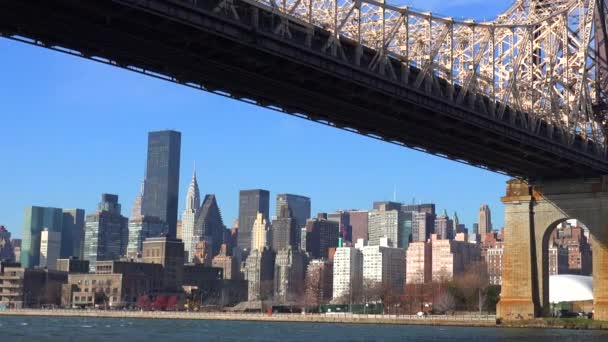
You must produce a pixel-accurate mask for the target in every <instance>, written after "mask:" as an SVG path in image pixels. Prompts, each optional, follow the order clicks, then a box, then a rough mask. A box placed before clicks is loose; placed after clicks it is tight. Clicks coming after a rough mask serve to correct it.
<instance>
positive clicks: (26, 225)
mask: <svg viewBox="0 0 608 342" xmlns="http://www.w3.org/2000/svg"><path fill="white" fill-rule="evenodd" d="M62 220H63V211H62V210H61V209H58V208H45V207H36V206H31V207H27V208H25V218H24V222H23V235H22V237H23V240H22V244H21V256H20V257H21V259H20V260H21V266H22V267H24V268H31V267H34V266H38V265H40V235H41V232H42V229H44V228H47V229H48V230H50V231H53V232H59V233H61V229H62V225H63V221H62Z"/></svg>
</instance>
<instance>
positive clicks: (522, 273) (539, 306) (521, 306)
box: [497, 177, 608, 321]
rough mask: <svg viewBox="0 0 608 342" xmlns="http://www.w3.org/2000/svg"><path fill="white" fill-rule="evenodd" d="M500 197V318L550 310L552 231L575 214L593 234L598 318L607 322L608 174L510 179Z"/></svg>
mask: <svg viewBox="0 0 608 342" xmlns="http://www.w3.org/2000/svg"><path fill="white" fill-rule="evenodd" d="M502 202H503V203H504V204H505V237H504V254H503V265H502V272H503V273H502V293H501V295H500V301H499V303H498V308H497V315H498V317H501V318H502V319H505V320H517V319H531V318H534V317H540V316H546V315H548V314H549V313H550V303H549V253H548V244H549V236H550V234H551V232H552V231H553V229H554V228H555V227H556V226H557V225H558V224H559V223H561V222H564V221H565V220H567V219H577V220H579V221H580V222H581V223H583V224H584V225H585V226H586V227H587V228H588V229H589V232H590V235H591V236H590V240H591V248H592V253H593V259H592V263H593V294H594V312H595V315H594V318H595V319H597V320H605V321H608V177H602V178H599V179H579V180H562V181H541V182H529V183H527V182H524V181H522V180H510V181H509V182H507V193H506V196H504V197H503V198H502Z"/></svg>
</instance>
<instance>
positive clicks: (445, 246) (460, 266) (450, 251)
mask: <svg viewBox="0 0 608 342" xmlns="http://www.w3.org/2000/svg"><path fill="white" fill-rule="evenodd" d="M431 254H432V260H431V265H432V266H431V278H432V280H433V281H449V280H452V279H454V277H456V276H459V275H462V274H463V273H464V272H465V270H466V268H467V267H468V266H469V265H470V264H471V263H472V262H474V261H478V260H479V255H480V254H479V248H477V246H475V245H472V244H470V243H468V242H464V241H456V240H442V239H439V238H438V237H437V235H436V234H433V235H432V237H431Z"/></svg>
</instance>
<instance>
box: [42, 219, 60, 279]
mask: <svg viewBox="0 0 608 342" xmlns="http://www.w3.org/2000/svg"><path fill="white" fill-rule="evenodd" d="M60 250H61V233H60V232H54V231H50V230H48V228H44V229H43V230H42V232H40V267H46V268H48V269H49V270H55V269H57V259H58V258H59V252H60Z"/></svg>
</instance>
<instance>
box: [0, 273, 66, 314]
mask: <svg viewBox="0 0 608 342" xmlns="http://www.w3.org/2000/svg"><path fill="white" fill-rule="evenodd" d="M2 268H3V271H2V272H0V305H3V306H6V307H8V308H37V307H41V306H44V305H56V306H59V305H60V304H61V286H62V285H63V284H65V283H66V282H67V277H68V275H67V273H65V272H59V271H55V270H49V269H42V268H23V267H16V266H7V267H2Z"/></svg>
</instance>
